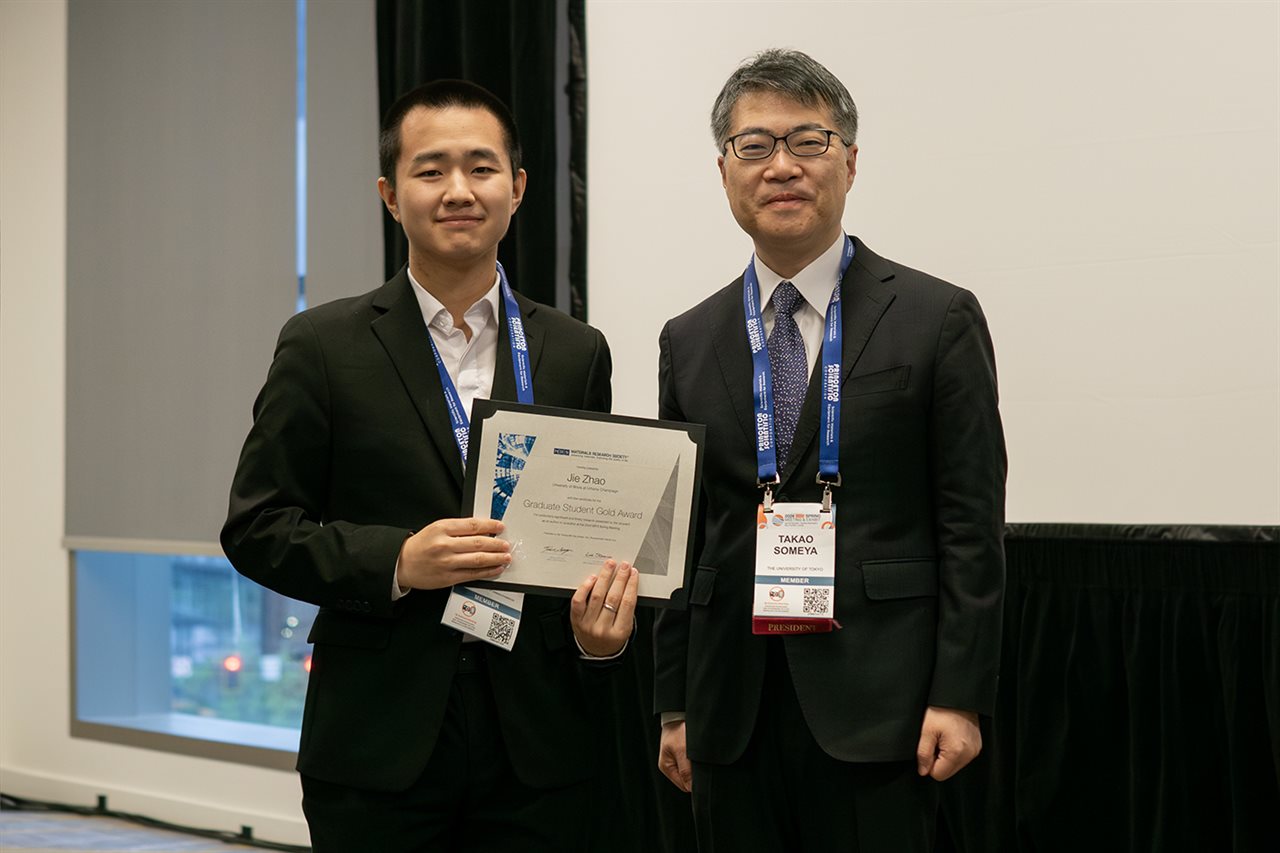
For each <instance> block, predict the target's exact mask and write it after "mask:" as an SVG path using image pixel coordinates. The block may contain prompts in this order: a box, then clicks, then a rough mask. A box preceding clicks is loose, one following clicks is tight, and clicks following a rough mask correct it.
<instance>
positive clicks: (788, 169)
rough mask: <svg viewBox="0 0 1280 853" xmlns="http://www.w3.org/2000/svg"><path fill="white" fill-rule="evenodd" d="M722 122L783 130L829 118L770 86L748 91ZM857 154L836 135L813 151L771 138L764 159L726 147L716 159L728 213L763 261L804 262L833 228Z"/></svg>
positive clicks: (826, 123)
mask: <svg viewBox="0 0 1280 853" xmlns="http://www.w3.org/2000/svg"><path fill="white" fill-rule="evenodd" d="M729 126H730V135H736V134H739V133H743V132H745V131H763V132H764V133H768V134H772V135H773V136H783V135H785V134H788V133H790V132H792V131H793V130H801V129H805V128H826V129H828V130H835V120H834V119H833V118H832V116H831V110H830V108H828V107H826V106H812V107H807V106H805V105H804V104H801V103H799V102H797V101H793V100H792V99H790V98H788V97H786V96H784V95H781V94H778V93H775V92H748V93H747V94H745V95H743V96H742V97H741V98H739V99H738V102H737V104H735V105H734V108H733V115H732V120H731V122H730V125H729ZM857 159H858V147H857V146H856V145H850V146H846V145H845V144H844V143H843V142H841V141H840V138H839V136H838V135H836V136H833V137H832V138H831V147H830V148H828V149H827V151H826V153H825V154H821V155H819V156H817V157H796V156H795V155H793V154H792V153H791V152H790V151H788V150H787V147H786V145H785V144H784V143H783V142H782V141H781V140H779V142H778V144H777V147H776V148H775V149H774V151H773V155H772V156H771V157H769V158H768V159H766V160H740V159H738V157H737V156H736V155H735V154H734V153H733V151H732V149H731V148H726V149H725V150H723V151H722V152H721V156H720V158H719V159H718V163H719V166H720V177H721V178H722V180H723V182H724V190H725V195H727V196H728V197H729V208H730V209H731V210H732V211H733V217H734V219H736V220H738V224H739V225H740V226H742V230H743V231H746V232H747V233H748V234H749V235H751V238H752V240H754V241H755V244H756V248H757V250H758V251H760V252H761V253H762V254H764V255H765V257H766V262H768V260H769V259H803V262H804V263H808V262H809V261H811V260H813V258H815V257H817V256H818V255H819V254H821V253H822V251H824V250H825V249H826V248H827V247H828V246H830V245H831V244H832V243H833V242H835V240H836V238H837V237H838V236H839V235H840V233H841V230H842V226H841V224H840V218H841V216H842V215H843V214H844V200H845V196H846V195H847V194H848V192H849V189H850V187H852V186H853V177H854V171H855V168H854V167H855V164H856V162H857ZM779 272H781V271H780V270H779ZM787 273H788V274H790V271H787Z"/></svg>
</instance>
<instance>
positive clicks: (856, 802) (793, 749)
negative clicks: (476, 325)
mask: <svg viewBox="0 0 1280 853" xmlns="http://www.w3.org/2000/svg"><path fill="white" fill-rule="evenodd" d="M712 132H713V134H714V136H715V142H716V145H717V147H718V148H719V153H720V156H719V159H718V162H719V167H720V174H721V177H722V179H723V183H724V187H725V193H726V195H727V196H728V200H729V206H730V209H731V210H732V212H733V215H734V218H735V219H736V220H737V221H738V224H739V225H740V226H741V227H742V229H743V230H744V231H745V232H746V233H747V234H749V235H750V236H751V238H752V240H753V242H754V245H755V255H754V257H753V258H751V260H750V265H749V266H748V268H747V271H746V273H745V274H744V276H741V277H739V278H738V279H737V280H735V281H734V282H733V283H732V284H730V285H729V286H728V287H726V288H724V289H723V290H721V291H720V292H718V293H716V294H714V295H712V296H711V297H709V298H708V299H707V300H705V301H704V302H702V303H701V304H699V305H697V306H696V307H694V308H692V309H691V310H689V311H688V312H686V313H684V314H682V315H681V316H679V317H676V318H675V319H673V320H671V321H670V322H669V323H667V325H666V327H665V328H664V329H663V331H662V336H661V340H660V347H661V357H660V367H659V398H660V402H659V405H660V412H661V417H663V418H669V419H673V420H681V421H693V422H696V423H704V424H706V425H707V458H706V462H705V467H704V473H703V481H702V483H703V491H702V496H701V497H702V500H701V509H700V516H699V520H698V538H697V541H698V543H699V545H700V551H699V553H698V554H697V555H696V557H697V560H698V569H697V573H696V575H695V579H694V583H693V586H692V589H691V592H690V606H689V608H688V610H687V611H685V612H674V611H670V612H663V613H662V614H660V615H659V617H658V624H657V628H656V631H655V642H656V650H657V658H658V660H657V682H656V710H657V711H659V712H662V716H663V732H662V742H661V748H660V755H659V765H660V767H661V768H662V769H663V772H665V773H666V774H667V776H668V777H669V778H670V779H671V780H672V782H674V783H675V784H676V785H677V786H679V787H681V788H682V789H684V790H686V791H688V790H690V789H692V796H693V808H694V817H695V823H696V825H697V830H698V836H699V849H700V851H702V853H723V851H732V853H751V851H760V853H775V851H784V850H785V851H793V850H794V851H800V850H803V851H828V850H844V851H847V850H860V851H864V853H866V852H867V851H885V852H886V853H888V852H889V851H892V853H903V851H929V850H932V844H933V825H934V815H935V809H936V788H935V782H936V781H941V780H944V779H947V778H948V777H950V776H951V775H952V774H954V773H955V772H957V771H958V770H959V769H961V768H962V767H964V765H965V764H967V763H968V762H969V761H970V760H971V759H972V758H973V757H974V756H975V755H976V754H977V753H978V751H979V749H980V747H981V736H980V734H979V729H978V715H979V714H986V713H990V712H991V710H992V707H993V704H994V699H995V690H996V673H997V669H998V659H999V652H1000V618H1001V598H1002V595H1003V584H1004V553H1003V542H1002V538H1003V527H1004V482H1005V451H1004V440H1003V434H1002V430H1001V426H1000V417H999V412H998V410H997V398H996V373H995V362H994V356H993V352H992V346H991V340H990V337H989V335H988V333H987V326H986V321H985V319H984V317H983V315H982V311H981V309H980V308H979V307H978V303H977V300H976V299H975V298H974V297H973V295H972V294H971V293H969V292H968V291H965V290H962V289H960V288H958V287H955V286H953V285H950V284H947V283H946V282H943V281H940V280H938V279H936V278H933V277H931V276H929V275H926V274H924V273H921V272H917V271H916V270H912V269H909V268H907V267H904V266H901V265H899V264H897V263H894V262H893V261H889V260H886V259H884V258H882V257H880V256H878V255H876V254H875V253H874V252H872V251H871V249H869V248H868V247H867V246H866V245H865V244H864V243H863V242H862V241H861V240H858V239H857V238H849V237H846V235H845V233H844V230H843V227H842V224H841V217H842V214H843V213H844V205H845V197H846V195H847V193H848V192H849V190H850V189H851V188H852V186H853V181H854V175H855V166H856V162H857V154H858V148H857V145H856V144H855V140H856V134H857V113H856V110H855V107H854V104H853V101H852V99H851V98H850V97H849V93H848V91H847V90H846V89H845V87H844V85H843V84H841V83H840V81H839V80H838V79H836V78H835V76H834V75H832V74H831V73H830V72H829V71H828V70H827V69H826V68H824V67H823V66H822V65H820V64H819V63H817V62H815V61H814V60H813V59H811V58H810V57H808V56H806V55H805V54H803V53H799V52H796V51H783V50H771V51H766V52H764V53H762V54H760V55H758V56H756V57H754V58H753V59H752V60H750V61H748V62H747V63H745V64H744V65H743V66H741V67H740V68H739V69H738V70H737V71H735V72H734V74H733V75H732V76H731V77H730V78H729V80H728V82H726V83H725V86H724V88H723V89H722V91H721V93H720V96H719V98H718V99H717V101H716V104H715V108H714V110H713V113H712ZM744 260H746V259H744ZM766 336H767V343H766ZM775 502H776V503H775ZM771 503H773V504H775V505H774V510H773V511H770V506H769V505H770V504H771ZM827 504H831V505H833V506H834V509H833V510H830V511H829V510H828V508H827ZM779 507H785V508H786V509H784V510H782V511H778V508H779ZM797 520H798V521H797ZM793 521H794V522H796V523H797V524H802V525H810V524H811V525H812V526H811V527H808V528H803V529H801V528H798V530H801V532H799V533H797V534H796V535H798V536H800V537H804V536H810V537H812V541H813V542H814V543H817V544H813V545H812V546H811V545H810V544H807V542H808V540H804V539H803V538H801V539H794V538H793V539H792V540H769V538H768V537H769V536H772V535H774V534H773V533H771V532H770V531H771V530H772V529H773V528H774V526H776V525H786V524H791V523H792V522H793ZM832 530H833V531H834V535H833V536H832V535H831V532H830V531H832ZM824 537H826V538H824ZM758 540H760V541H761V542H764V541H784V542H787V541H792V542H797V541H798V542H801V543H803V544H802V545H800V546H797V547H799V548H800V549H801V550H803V551H804V553H806V554H807V553H809V551H808V550H806V549H809V548H810V547H812V553H813V554H814V555H815V556H814V557H813V558H812V564H811V567H810V568H811V571H812V574H813V576H812V577H805V578H800V577H794V576H795V575H798V574H802V573H801V572H796V571H791V572H787V571H784V570H780V569H778V568H777V566H779V565H782V564H783V563H782V562H781V558H778V557H776V556H774V555H776V554H777V553H779V550H776V549H769V548H767V547H766V548H760V547H758ZM792 547H793V546H792V545H784V546H782V547H781V549H780V550H781V551H783V552H785V551H788V550H791V549H792ZM805 559H809V558H807V557H806V558H805ZM806 573H808V572H806ZM786 575H791V576H786ZM805 583H807V584H809V586H808V587H807V588H806V589H803V590H802V588H801V587H802V586H803V584H805ZM823 584H825V586H824V585H823ZM802 591H803V592H804V593H805V596H804V601H805V604H804V608H803V609H802V610H792V611H786V610H785V609H784V608H785V607H786V606H789V605H785V602H787V601H789V600H792V599H794V598H797V597H798V596H799V594H800V593H801V592H802ZM832 595H834V600H832V599H831V596H832ZM810 608H811V609H812V614H813V615H812V616H811V615H809V611H810ZM828 608H829V609H828ZM771 614H786V615H785V616H777V615H771Z"/></svg>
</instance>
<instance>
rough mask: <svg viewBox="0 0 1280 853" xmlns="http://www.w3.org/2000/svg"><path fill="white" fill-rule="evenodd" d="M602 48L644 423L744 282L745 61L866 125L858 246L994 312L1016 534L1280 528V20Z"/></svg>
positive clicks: (677, 39) (627, 330)
mask: <svg viewBox="0 0 1280 853" xmlns="http://www.w3.org/2000/svg"><path fill="white" fill-rule="evenodd" d="M587 21H588V37H587V45H588V56H589V58H590V77H589V83H590V85H589V93H590V103H589V113H588V114H589V116H590V136H589V146H590V148H589V150H590V175H589V188H590V199H591V205H590V215H591V219H590V253H589V258H590V270H589V274H590V277H589V280H590V283H591V292H590V306H591V320H592V323H593V324H595V325H597V326H599V327H600V328H601V329H602V330H603V331H604V332H605V334H606V335H607V336H608V338H609V341H610V343H611V345H612V347H613V350H614V364H615V381H614V389H615V399H616V401H617V402H616V404H615V409H616V410H617V411H620V412H627V413H632V414H640V415H649V416H651V415H652V414H653V413H654V412H655V408H656V403H655V401H656V364H657V334H658V331H659V330H660V328H661V325H662V323H663V322H664V321H665V320H666V319H667V318H668V317H670V316H673V315H675V314H677V313H679V312H680V311H682V310H684V309H685V308H686V307H688V306H691V305H693V304H694V303H696V302H698V301H700V300H701V299H702V298H704V297H705V296H707V295H708V294H710V293H711V292H713V291H714V290H715V289H718V288H719V287H721V286H722V285H723V284H726V283H728V281H729V280H730V279H732V278H733V277H734V276H735V275H737V274H738V273H740V272H741V270H742V268H743V267H744V266H745V265H746V262H747V259H748V257H749V255H750V251H751V247H750V242H749V240H748V239H747V238H746V237H745V235H743V234H742V233H741V232H740V231H739V230H738V228H737V226H736V224H735V223H734V222H733V219H732V217H731V216H730V215H729V211H728V208H727V205H726V203H725V201H724V195H723V190H722V189H721V187H720V184H719V175H718V172H717V170H716V167H715V153H716V152H715V150H714V147H713V144H712V141H711V138H710V132H709V130H708V129H707V117H708V114H709V112H710V109H711V104H712V101H713V100H714V98H715V96H716V94H717V92H718V91H719V88H720V86H721V84H722V83H723V81H724V79H725V78H726V77H727V76H728V75H729V73H730V72H731V71H732V70H733V68H734V67H735V66H736V65H737V64H738V62H739V61H741V60H742V59H743V58H745V57H746V56H748V55H750V54H752V53H754V52H756V51H758V50H761V49H763V48H765V47H773V46H786V47H794V48H798V49H801V50H804V51H806V52H808V53H810V54H811V55H813V56H814V57H815V58H816V59H818V60H819V61H821V62H823V63H824V64H826V65H827V67H829V68H830V69H831V70H832V71H833V72H834V73H835V74H836V75H837V76H838V77H840V78H841V79H842V80H843V81H844V82H845V84H846V85H847V86H848V87H849V89H850V91H851V92H852V94H853V96H854V99H855V101H856V102H857V104H858V107H859V110H860V112H861V118H862V122H861V130H860V132H859V139H858V142H859V147H860V154H859V157H858V166H859V170H858V178H857V182H856V184H855V185H854V188H853V192H852V194H851V196H850V201H849V205H848V208H847V210H846V214H845V224H846V228H847V229H848V230H849V231H851V232H852V233H856V234H858V235H859V236H860V237H862V238H863V239H864V240H865V241H866V242H867V243H868V245H870V246H871V247H872V248H873V249H875V250H876V251H877V252H879V253H880V254H883V255H886V256H887V257H890V258H893V259H895V260H899V261H901V262H903V263H906V264H908V265H909V266H915V267H918V268H921V269H924V270H927V271H929V272H931V273H934V274H935V275H939V276H941V277H943V278H946V279H948V280H951V281H954V282H956V283H957V284H960V285H962V286H965V287H968V288H969V289H971V290H973V291H974V292H975V293H977V295H978V297H979V299H980V300H981V301H982V304H983V306H984V308H985V309H986V312H987V314H988V317H989V319H990V322H991V326H992V330H993V335H994V337H995V342H996V349H997V357H998V361H999V366H1000V372H1001V390H1002V406H1001V410H1002V412H1003V414H1004V419H1005V427H1006V431H1007V434H1008V444H1009V456H1010V480H1009V518H1010V520H1012V521H1059V522H1111V523H1121V522H1132V523H1144V522H1145V523H1162V522H1178V523H1223V524H1230V523H1250V524H1257V523H1263V524H1276V523H1280V255H1278V241H1277V231H1278V230H1280V225H1278V221H1280V220H1278V217H1280V171H1278V161H1280V156H1278V155H1277V151H1280V133H1278V125H1280V63H1278V59H1277V57H1278V56H1280V50H1278V41H1280V35H1278V34H1280V4H1277V3H1274V2H1268V3H1225V2H1212V3H1208V2H1202V3H1194V2H1182V3H1119V2H1117V3H1105V2H1101V3H1074V2H1047V3H992V2H986V3H961V2H913V3H905V2H901V3H855V2H848V3H834V2H807V3H806V2H794V0H787V2H694V1H693V0H685V2H681V3H667V2H651V1H650V2H643V1H642V0H616V1H615V0H589V3H588V15H587ZM642 134H643V135H644V138H645V139H649V138H650V136H651V135H653V134H656V135H657V137H658V138H657V143H656V144H643V145H637V143H636V141H635V140H636V139H637V137H638V136H640V135H642ZM641 147H643V148H644V153H637V148H641Z"/></svg>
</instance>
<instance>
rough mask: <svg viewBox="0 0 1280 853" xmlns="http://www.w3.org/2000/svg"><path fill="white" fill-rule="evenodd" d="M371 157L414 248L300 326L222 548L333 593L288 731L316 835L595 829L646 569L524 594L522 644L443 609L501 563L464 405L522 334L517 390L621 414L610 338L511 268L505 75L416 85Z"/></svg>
mask: <svg viewBox="0 0 1280 853" xmlns="http://www.w3.org/2000/svg"><path fill="white" fill-rule="evenodd" d="M381 165H382V177H381V178H380V179H379V181H378V190H379V193H380V195H381V196H382V199H383V201H384V202H385V204H386V207H387V209H388V210H389V211H390V212H391V214H392V215H393V216H394V217H395V218H396V220H397V221H398V222H400V223H401V224H402V225H403V227H404V231H405V235H406V236H407V237H408V241H409V263H408V265H407V267H406V268H405V269H402V270H401V271H400V272H399V273H397V274H396V275H395V276H394V277H393V278H392V279H391V280H390V281H388V282H387V283H386V284H384V285H383V286H381V287H379V288H377V289H375V290H373V291H371V292H369V293H366V294H364V295H363V296H358V297H353V298H349V299H341V300H338V301H336V302H332V303H329V304H327V305H321V306H319V307H316V308H313V309H310V310H308V311H304V312H303V313H301V314H298V315H297V316H295V317H293V318H292V319H291V320H290V321H289V322H288V323H287V324H285V327H284V329H283V331H282V332H281V334H280V340H279V343H278V345H277V349H276V354H275V359H274V361H273V363H272V365H271V370H270V372H269V374H268V377H267V381H266V384H265V385H264V387H263V389H262V392H261V393H260V395H259V397H258V400H257V402H256V404H255V406H254V423H253V427H252V429H251V430H250V432H249V436H248V438H247V439H246V441H245V445H244V450H243V452H242V454H241V457H240V463H239V467H238V468H237V470H236V476H235V481H234V483H233V485H232V490H231V505H230V513H229V516H228V519H227V523H226V526H225V528H224V529H223V534H222V542H223V547H224V548H225V550H226V552H227V555H228V556H229V557H230V558H231V561H232V563H233V564H234V565H235V566H236V568H237V569H238V570H239V571H240V572H241V573H243V574H244V575H246V576H247V577H249V578H251V579H253V580H255V581H257V582H259V583H261V584H262V585H264V586H266V587H269V588H271V589H274V590H276V591H277V592H280V593H282V594H284V595H287V596H290V597H292V598H297V599H300V600H302V601H308V602H311V603H313V604H317V605H319V606H320V613H319V615H318V616H317V617H316V621H315V627H314V628H313V629H312V632H311V640H312V641H313V642H314V644H315V648H314V653H313V658H312V669H311V677H310V683H309V685H308V690H307V701H306V708H305V711H304V715H303V723H302V740H301V745H300V748H299V752H298V769H299V771H300V772H301V774H302V787H303V808H304V811H305V813H306V816H307V821H308V824H309V826H310V829H311V836H312V843H313V845H314V848H315V849H316V850H317V851H318V853H324V851H335V853H337V851H341V852H342V853H351V851H365V850H368V851H379V853H383V851H387V852H388V853H390V851H401V850H404V851H408V850H414V851H420V850H455V849H471V850H488V849H493V850H508V849H511V850H526V851H557V853H558V852H559V851H572V850H580V849H583V848H584V845H585V843H586V842H585V841H584V832H585V831H586V830H587V828H588V827H589V826H590V823H591V822H590V820H589V819H588V817H587V816H584V812H588V811H589V809H590V804H591V789H590V780H591V779H592V774H593V772H594V761H593V755H592V749H591V739H590V737H589V734H590V731H591V730H592V728H593V724H592V717H593V716H598V714H599V712H598V711H596V712H595V714H592V713H589V710H588V708H587V703H586V700H585V697H584V689H585V687H586V685H585V684H584V682H589V681H590V680H591V679H592V678H596V677H600V675H601V672H602V671H605V670H607V667H608V664H602V663H599V662H598V661H599V660H607V659H608V658H610V657H613V656H616V655H618V654H620V653H621V651H622V650H623V649H624V647H625V644H626V641H627V639H628V637H629V636H630V633H631V630H632V624H633V615H634V610H635V602H636V589H637V584H638V577H637V575H636V573H635V571H634V570H633V569H632V568H631V567H630V566H628V565H626V564H621V565H615V564H613V563H611V562H610V563H607V564H606V565H605V566H604V567H603V568H602V569H601V570H600V572H599V573H598V575H593V576H592V577H589V578H587V579H586V580H585V581H584V583H583V584H582V586H581V587H580V588H579V589H578V590H577V592H576V593H575V595H574V596H573V599H572V601H571V602H566V601H564V600H562V599H555V598H547V597H542V596H534V595H530V596H527V597H525V599H524V602H523V607H522V608H521V612H520V621H519V628H518V633H517V634H516V636H515V642H514V645H513V646H512V647H511V648H510V649H509V650H505V649H499V648H495V647H493V646H490V645H488V644H486V643H485V642H482V641H479V640H477V639H476V638H473V637H468V638H465V640H464V636H463V634H461V633H459V631H457V630H455V629H454V628H453V627H449V626H448V625H446V624H443V623H442V620H445V619H446V618H447V613H446V609H447V607H449V606H451V605H450V593H451V590H456V589H458V588H460V587H461V586H462V585H465V584H466V583H468V582H471V581H476V580H482V579H488V578H495V577H498V576H499V575H500V574H501V573H502V571H503V569H504V568H505V567H506V565H507V564H508V563H509V562H510V555H509V553H508V552H509V546H508V544H507V543H506V542H504V541H502V540H501V539H497V538H494V534H497V533H499V532H501V530H502V524H501V522H499V521H493V520H490V519H487V518H458V517H457V516H458V515H459V508H460V505H461V498H462V479H463V474H462V472H463V466H462V460H463V457H464V455H465V443H464V442H463V441H462V440H461V439H460V438H459V431H460V430H463V429H465V415H462V416H460V415H459V414H458V412H459V410H460V411H461V412H467V411H469V410H470V405H471V401H472V400H473V399H475V398H477V397H492V398H495V399H517V396H518V387H517V386H518V379H517V376H518V375H522V374H525V375H527V373H526V372H525V371H523V370H521V371H517V368H516V366H515V364H516V363H517V360H518V359H520V358H521V357H522V353H523V354H527V365H526V367H527V368H528V371H529V372H531V374H532V383H531V389H529V388H527V387H526V389H525V391H524V392H521V393H522V395H523V396H528V392H529V391H530V390H531V393H532V397H533V401H534V402H536V403H539V404H543V405H549V406H560V407H567V408H577V409H586V410H592V411H601V412H607V411H609V407H610V386H609V377H610V372H611V363H610V358H609V349H608V345H607V344H606V343H605V339H604V337H603V336H602V335H601V334H600V333H599V332H598V331H596V330H595V329H593V328H591V327H589V326H586V325H584V324H582V323H580V322H578V321H576V320H573V319H571V318H570V317H568V316H566V315H564V314H562V313H560V312H558V311H556V310H554V309H552V308H548V307H546V306H543V305H538V304H536V303H534V302H532V301H530V300H528V299H525V298H524V297H522V296H520V295H518V294H515V293H513V292H511V291H510V289H509V288H508V287H507V283H506V281H505V279H504V277H503V275H502V274H501V269H500V267H498V266H497V252H498V242H499V240H501V239H502V236H503V235H504V234H505V233H506V231H507V226H508V224H509V223H510V220H511V216H512V214H513V213H515V211H516V209H517V208H518V207H519V205H520V201H521V198H522V197H523V194H524V188H525V182H526V180H527V178H526V175H525V172H524V170H523V169H521V168H520V146H519V141H518V138H517V135H516V128H515V124H514V122H513V120H512V118H511V115H510V113H509V112H508V111H507V109H506V107H505V106H504V105H503V104H502V103H501V102H500V101H499V100H498V99H497V98H495V97H494V96H493V95H492V94H490V93H489V92H487V91H485V90H484V89H481V88H479V87H477V86H474V85H471V84H469V83H464V82H461V81H438V82H436V83H431V84H428V85H426V86H423V87H420V88H418V89H416V90H414V91H412V92H410V93H408V94H407V95H405V96H404V97H402V98H401V99H400V100H399V101H398V102H397V103H396V104H395V105H393V106H392V108H391V109H390V111H389V112H388V114H387V116H386V118H385V119H384V121H383V127H382V136H381ZM513 314H518V315H519V319H520V322H518V323H517V322H513V316H512V315H513ZM446 393H448V394H452V395H453V397H454V399H455V401H456V402H458V403H460V404H461V405H460V407H459V406H452V407H451V406H448V405H446V396H445V395H446ZM463 603H464V604H466V605H467V606H474V605H473V603H472V602H463ZM457 606H461V605H457ZM464 612H466V611H464ZM455 621H456V620H455Z"/></svg>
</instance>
